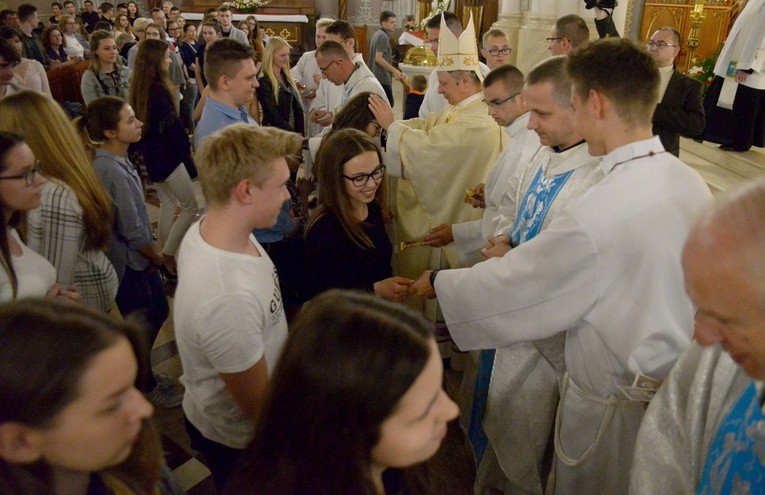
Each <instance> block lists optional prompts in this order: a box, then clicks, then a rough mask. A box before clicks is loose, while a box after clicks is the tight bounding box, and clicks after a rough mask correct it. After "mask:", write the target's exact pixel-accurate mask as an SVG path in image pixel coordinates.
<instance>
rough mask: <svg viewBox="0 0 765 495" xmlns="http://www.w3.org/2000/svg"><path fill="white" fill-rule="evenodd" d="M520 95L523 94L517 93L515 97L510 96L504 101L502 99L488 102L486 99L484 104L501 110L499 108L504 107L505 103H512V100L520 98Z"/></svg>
mask: <svg viewBox="0 0 765 495" xmlns="http://www.w3.org/2000/svg"><path fill="white" fill-rule="evenodd" d="M519 94H521V92H520V91H518V92H517V93H515V94H514V95H513V96H508V97H507V98H504V99H502V100H494V101H486V99H484V100H483V101H484V103H486V104H487V105H489V106H490V107H494V108H499V107H501V106H502V105H504V104H505V103H507V102H508V101H510V100H512V99H513V98H515V97H516V96H518V95H519Z"/></svg>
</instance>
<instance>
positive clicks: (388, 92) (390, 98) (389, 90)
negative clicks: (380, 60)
mask: <svg viewBox="0 0 765 495" xmlns="http://www.w3.org/2000/svg"><path fill="white" fill-rule="evenodd" d="M380 86H382V87H383V91H385V96H387V97H388V101H389V102H390V107H391V108H393V85H391V84H381V85H380Z"/></svg>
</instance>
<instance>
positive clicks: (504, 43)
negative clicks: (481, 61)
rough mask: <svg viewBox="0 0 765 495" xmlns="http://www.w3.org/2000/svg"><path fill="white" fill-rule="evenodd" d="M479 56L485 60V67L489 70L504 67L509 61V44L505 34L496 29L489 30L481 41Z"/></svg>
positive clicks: (510, 50)
mask: <svg viewBox="0 0 765 495" xmlns="http://www.w3.org/2000/svg"><path fill="white" fill-rule="evenodd" d="M481 47H482V48H481V55H483V58H485V59H486V65H487V66H488V67H489V69H490V70H494V69H496V68H497V67H499V66H500V65H505V64H507V63H509V61H510V53H512V51H513V49H512V48H510V43H509V41H508V39H507V33H505V32H504V31H502V30H501V29H498V28H493V29H489V30H488V31H486V32H485V33H484V35H483V38H482V39H481Z"/></svg>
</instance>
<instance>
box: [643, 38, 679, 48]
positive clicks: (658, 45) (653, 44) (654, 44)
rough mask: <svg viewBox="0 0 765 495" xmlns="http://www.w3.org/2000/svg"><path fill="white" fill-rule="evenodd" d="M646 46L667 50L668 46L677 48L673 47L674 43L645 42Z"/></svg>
mask: <svg viewBox="0 0 765 495" xmlns="http://www.w3.org/2000/svg"><path fill="white" fill-rule="evenodd" d="M645 46H647V47H648V48H653V47H656V48H666V47H668V46H677V45H673V44H672V43H667V42H666V41H654V40H648V41H646V42H645Z"/></svg>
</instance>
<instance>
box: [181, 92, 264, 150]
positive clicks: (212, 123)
mask: <svg viewBox="0 0 765 495" xmlns="http://www.w3.org/2000/svg"><path fill="white" fill-rule="evenodd" d="M241 123H244V124H252V125H258V123H257V122H255V119H253V118H252V117H250V114H249V113H247V109H245V108H244V107H239V108H238V109H237V108H231V107H230V106H228V105H224V104H223V103H221V102H219V101H216V100H215V98H213V97H212V96H208V97H207V102H206V103H205V108H204V110H202V117H201V118H200V119H199V123H198V124H197V129H196V131H195V133H194V148H195V149H199V144H200V143H201V142H202V139H204V138H205V137H207V135H208V134H212V133H213V132H217V131H219V130H221V129H223V128H226V127H228V126H230V125H233V124H241Z"/></svg>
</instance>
